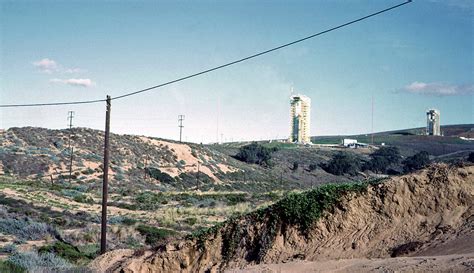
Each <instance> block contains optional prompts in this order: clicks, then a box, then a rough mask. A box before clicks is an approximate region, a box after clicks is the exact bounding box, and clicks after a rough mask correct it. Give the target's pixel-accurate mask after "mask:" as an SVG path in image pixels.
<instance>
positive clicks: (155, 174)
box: [146, 167, 175, 183]
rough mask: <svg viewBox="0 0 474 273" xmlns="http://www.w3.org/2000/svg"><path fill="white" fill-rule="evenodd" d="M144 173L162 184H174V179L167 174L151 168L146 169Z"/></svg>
mask: <svg viewBox="0 0 474 273" xmlns="http://www.w3.org/2000/svg"><path fill="white" fill-rule="evenodd" d="M146 172H147V174H148V175H149V176H150V177H152V178H154V179H156V180H158V181H160V182H162V183H173V182H175V179H174V178H173V177H172V176H171V175H169V174H167V173H164V172H162V171H160V170H159V169H157V168H152V167H150V168H146Z"/></svg>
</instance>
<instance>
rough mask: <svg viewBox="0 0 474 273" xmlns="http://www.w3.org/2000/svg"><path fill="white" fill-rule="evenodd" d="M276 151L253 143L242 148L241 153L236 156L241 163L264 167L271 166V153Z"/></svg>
mask: <svg viewBox="0 0 474 273" xmlns="http://www.w3.org/2000/svg"><path fill="white" fill-rule="evenodd" d="M273 151H275V149H270V148H267V147H265V146H262V145H260V144H257V143H255V142H254V143H252V144H249V145H245V146H242V147H240V149H239V152H238V153H237V154H236V155H235V158H237V159H238V160H240V161H244V162H247V163H252V164H259V165H264V166H269V165H270V159H271V158H272V156H271V153H272V152H273Z"/></svg>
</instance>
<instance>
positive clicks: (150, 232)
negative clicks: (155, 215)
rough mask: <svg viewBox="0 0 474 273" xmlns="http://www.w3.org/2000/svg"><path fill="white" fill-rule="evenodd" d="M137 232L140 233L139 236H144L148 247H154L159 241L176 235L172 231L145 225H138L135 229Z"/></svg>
mask: <svg viewBox="0 0 474 273" xmlns="http://www.w3.org/2000/svg"><path fill="white" fill-rule="evenodd" d="M137 231H138V232H140V234H141V235H143V236H145V243H147V244H149V245H155V244H157V243H158V242H159V241H161V240H163V239H165V238H167V237H169V236H172V235H175V234H176V232H175V231H173V230H169V229H162V228H157V227H152V226H147V225H139V226H138V227H137Z"/></svg>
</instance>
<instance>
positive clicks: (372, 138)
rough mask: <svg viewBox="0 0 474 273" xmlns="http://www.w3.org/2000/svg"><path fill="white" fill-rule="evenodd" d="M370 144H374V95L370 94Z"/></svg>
mask: <svg viewBox="0 0 474 273" xmlns="http://www.w3.org/2000/svg"><path fill="white" fill-rule="evenodd" d="M371 131H372V132H371V134H370V137H371V144H372V145H374V96H373V95H372V129H371Z"/></svg>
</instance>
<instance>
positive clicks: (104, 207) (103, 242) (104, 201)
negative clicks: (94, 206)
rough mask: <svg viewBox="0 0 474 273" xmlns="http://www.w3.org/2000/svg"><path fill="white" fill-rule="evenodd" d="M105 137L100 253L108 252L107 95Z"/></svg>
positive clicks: (108, 113) (108, 119)
mask: <svg viewBox="0 0 474 273" xmlns="http://www.w3.org/2000/svg"><path fill="white" fill-rule="evenodd" d="M106 102H107V106H106V111H105V136H104V177H103V182H102V221H101V228H100V231H101V233H100V253H101V254H104V253H105V251H106V250H107V191H108V183H109V135H110V96H109V95H107V100H106Z"/></svg>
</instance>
